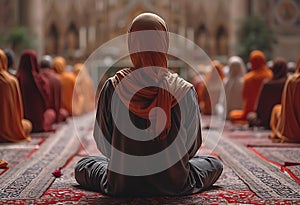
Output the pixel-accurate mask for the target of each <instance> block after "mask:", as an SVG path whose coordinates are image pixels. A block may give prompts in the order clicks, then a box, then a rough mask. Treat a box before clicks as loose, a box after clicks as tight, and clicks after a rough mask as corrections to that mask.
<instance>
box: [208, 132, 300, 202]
mask: <svg viewBox="0 0 300 205" xmlns="http://www.w3.org/2000/svg"><path fill="white" fill-rule="evenodd" d="M218 135H219V133H217V132H215V133H214V134H211V135H210V138H209V142H208V144H209V143H212V144H214V140H216V139H217V137H218ZM215 152H216V153H217V154H218V155H219V156H220V157H221V159H222V160H223V161H224V163H226V164H227V165H228V166H229V167H230V168H232V169H233V170H234V171H235V172H236V174H237V175H238V176H239V177H240V178H241V179H242V180H243V181H244V182H245V183H246V184H247V185H248V186H249V188H250V189H251V190H252V191H253V192H254V193H256V194H257V195H258V196H259V197H261V198H273V199H298V200H299V198H300V186H299V185H298V184H297V183H296V182H295V181H294V180H293V179H291V178H290V177H289V176H288V175H286V174H284V173H283V172H281V171H280V169H278V168H277V167H275V166H274V165H272V164H269V163H266V162H265V161H264V160H262V159H261V158H260V157H258V156H257V155H255V154H254V153H253V152H251V151H250V150H248V148H246V147H244V146H241V145H240V144H239V143H236V142H234V141H232V140H231V139H229V138H227V137H225V136H223V137H222V139H221V140H219V142H218V146H217V147H216V149H215Z"/></svg>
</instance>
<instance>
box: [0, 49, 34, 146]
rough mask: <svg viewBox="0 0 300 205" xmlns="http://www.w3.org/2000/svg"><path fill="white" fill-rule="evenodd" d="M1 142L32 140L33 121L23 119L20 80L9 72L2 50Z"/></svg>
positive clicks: (0, 70)
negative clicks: (30, 134)
mask: <svg viewBox="0 0 300 205" xmlns="http://www.w3.org/2000/svg"><path fill="white" fill-rule="evenodd" d="M0 93H1V97H0V104H1V106H0V118H1V120H0V121H1V123H0V142H18V141H23V140H30V139H31V138H30V136H29V133H30V132H31V130H32V125H31V122H30V121H28V120H25V119H23V104H22V97H21V95H20V87H19V83H18V80H17V79H16V78H15V77H13V76H12V75H10V74H9V73H8V72H7V58H6V56H5V54H4V52H3V51H2V50H0Z"/></svg>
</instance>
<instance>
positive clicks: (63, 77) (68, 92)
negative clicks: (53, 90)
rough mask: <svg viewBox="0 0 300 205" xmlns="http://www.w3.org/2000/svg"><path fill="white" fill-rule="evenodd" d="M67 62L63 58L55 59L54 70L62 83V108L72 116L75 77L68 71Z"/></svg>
mask: <svg viewBox="0 0 300 205" xmlns="http://www.w3.org/2000/svg"><path fill="white" fill-rule="evenodd" d="M66 67H67V64H66V60H65V59H64V58H63V57H60V56H58V57H55V58H54V61H53V65H52V68H53V70H54V71H55V72H56V73H57V74H58V76H59V77H60V81H61V87H62V88H61V107H62V108H63V109H65V110H66V111H67V112H68V116H71V115H72V99H73V92H74V86H75V80H76V79H75V76H74V75H73V73H71V72H68V71H66Z"/></svg>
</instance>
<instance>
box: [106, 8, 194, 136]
mask: <svg viewBox="0 0 300 205" xmlns="http://www.w3.org/2000/svg"><path fill="white" fill-rule="evenodd" d="M139 31H144V32H142V33H141V32H139ZM145 31H150V34H151V35H148V33H147V32H145ZM128 32H129V35H128V48H129V51H130V58H131V61H132V63H133V66H134V67H133V68H127V69H123V70H121V71H119V72H117V73H116V75H115V76H114V77H112V78H110V80H111V82H112V84H113V86H114V87H115V88H117V87H118V91H117V94H118V96H119V98H120V99H121V101H122V102H123V103H124V104H125V105H129V108H128V109H129V110H130V111H131V112H132V113H134V114H135V115H137V116H139V117H141V118H144V119H152V120H154V122H155V130H153V133H154V135H155V136H158V139H164V138H165V137H166V135H167V134H168V132H169V130H170V128H171V109H172V108H173V107H174V106H175V105H177V103H178V101H179V100H181V99H182V98H183V97H184V95H185V94H186V93H187V92H188V90H189V89H190V88H191V87H192V85H191V84H190V83H188V82H186V81H185V80H183V79H182V78H180V77H178V75H177V74H172V73H170V72H169V71H168V69H167V51H168V46H169V38H168V33H167V26H166V24H165V22H164V21H163V19H161V18H160V17H159V16H157V15H155V14H151V13H144V14H141V15H139V16H137V17H136V18H135V19H134V20H133V22H132V24H131V26H130V28H129V31H128ZM145 36H146V37H147V38H145ZM149 38H150V39H149ZM149 43H150V44H151V45H149ZM137 69H143V70H141V71H138V72H133V71H135V70H137ZM127 76H130V77H129V78H125V77H127ZM123 78H125V79H124V80H122V79H123ZM121 81H122V83H120V82H121ZM151 83H152V85H153V84H155V85H157V86H151V87H149V85H150V84H151ZM137 88H143V89H140V90H139V91H138V92H136V93H135V94H134V95H133V97H132V98H131V99H130V96H131V94H130V93H131V92H130V91H131V90H136V89H137ZM163 88H164V89H163ZM172 94H176V99H175V97H174V96H173V95H172ZM155 107H160V108H161V109H163V110H164V112H165V114H166V125H165V127H164V128H162V122H161V121H160V117H159V116H158V113H153V112H150V111H151V110H152V109H153V108H155ZM157 130H163V131H162V132H161V133H157Z"/></svg>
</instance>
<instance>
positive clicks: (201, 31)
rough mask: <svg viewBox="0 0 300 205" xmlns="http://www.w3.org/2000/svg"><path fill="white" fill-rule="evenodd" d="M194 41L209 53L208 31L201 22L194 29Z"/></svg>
mask: <svg viewBox="0 0 300 205" xmlns="http://www.w3.org/2000/svg"><path fill="white" fill-rule="evenodd" d="M195 41H196V44H197V45H198V46H200V48H202V49H203V50H204V51H205V52H206V53H209V45H208V42H209V39H208V31H207V28H206V26H205V25H204V24H203V23H201V24H200V25H199V26H198V27H197V29H196V30H195Z"/></svg>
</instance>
